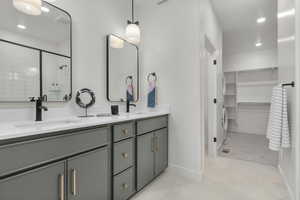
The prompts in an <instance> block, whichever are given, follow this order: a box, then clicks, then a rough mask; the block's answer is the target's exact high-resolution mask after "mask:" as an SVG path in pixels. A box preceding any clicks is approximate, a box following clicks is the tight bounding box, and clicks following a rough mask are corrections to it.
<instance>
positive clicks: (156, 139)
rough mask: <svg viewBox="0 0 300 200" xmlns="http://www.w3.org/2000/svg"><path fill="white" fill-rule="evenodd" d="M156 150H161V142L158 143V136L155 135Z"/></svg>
mask: <svg viewBox="0 0 300 200" xmlns="http://www.w3.org/2000/svg"><path fill="white" fill-rule="evenodd" d="M155 151H156V152H158V151H159V144H158V137H157V136H156V137H155Z"/></svg>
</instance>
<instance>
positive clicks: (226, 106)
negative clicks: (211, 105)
mask: <svg viewBox="0 0 300 200" xmlns="http://www.w3.org/2000/svg"><path fill="white" fill-rule="evenodd" d="M224 107H225V108H235V107H236V106H235V105H224Z"/></svg>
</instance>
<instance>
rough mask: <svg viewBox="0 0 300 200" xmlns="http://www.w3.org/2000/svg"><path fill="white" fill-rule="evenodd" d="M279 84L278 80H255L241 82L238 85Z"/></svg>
mask: <svg viewBox="0 0 300 200" xmlns="http://www.w3.org/2000/svg"><path fill="white" fill-rule="evenodd" d="M277 84H278V81H255V82H239V83H237V86H260V85H262V86H263V85H270V86H272V85H273V86H275V85H277Z"/></svg>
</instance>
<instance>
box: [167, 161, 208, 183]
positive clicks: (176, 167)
mask: <svg viewBox="0 0 300 200" xmlns="http://www.w3.org/2000/svg"><path fill="white" fill-rule="evenodd" d="M168 171H174V172H176V173H180V174H183V175H184V176H186V177H191V178H193V179H196V180H200V181H201V180H202V178H203V170H199V171H194V170H190V169H187V168H185V167H182V166H179V165H174V164H170V165H169V168H168Z"/></svg>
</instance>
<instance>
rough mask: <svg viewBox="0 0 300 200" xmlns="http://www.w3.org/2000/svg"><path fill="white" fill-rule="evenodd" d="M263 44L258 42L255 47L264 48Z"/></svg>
mask: <svg viewBox="0 0 300 200" xmlns="http://www.w3.org/2000/svg"><path fill="white" fill-rule="evenodd" d="M262 45H263V44H262V43H261V42H257V43H256V44H255V46H256V47H260V46H262Z"/></svg>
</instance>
